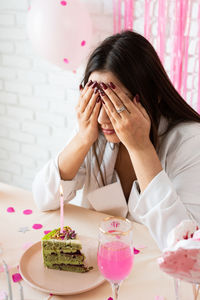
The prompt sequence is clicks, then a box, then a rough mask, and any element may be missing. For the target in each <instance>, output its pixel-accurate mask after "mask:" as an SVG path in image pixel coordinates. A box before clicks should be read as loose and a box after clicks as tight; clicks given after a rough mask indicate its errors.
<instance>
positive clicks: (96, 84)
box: [92, 81, 98, 89]
mask: <svg viewBox="0 0 200 300" xmlns="http://www.w3.org/2000/svg"><path fill="white" fill-rule="evenodd" d="M97 86H98V83H97V82H96V81H94V83H93V85H92V88H93V89H94V88H95V87H97Z"/></svg>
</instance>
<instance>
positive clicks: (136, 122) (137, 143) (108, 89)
mask: <svg viewBox="0 0 200 300" xmlns="http://www.w3.org/2000/svg"><path fill="white" fill-rule="evenodd" d="M80 90H81V95H80V98H79V102H78V105H77V107H76V111H77V118H78V122H79V130H80V132H81V134H82V135H83V136H84V137H85V139H86V140H87V141H88V142H89V143H91V144H92V143H94V142H95V140H96V139H97V138H98V122H97V120H98V115H99V112H100V108H101V105H103V107H104V108H105V111H106V113H107V115H108V117H109V119H110V122H111V123H112V126H113V128H114V130H115V132H116V134H117V136H118V138H119V140H120V141H121V142H122V143H123V144H124V145H125V147H126V148H127V149H128V150H141V149H145V147H146V145H147V144H148V143H149V141H150V138H149V133H150V128H151V121H150V118H149V116H148V114H147V112H146V110H145V109H144V107H143V106H142V105H141V103H140V102H139V101H138V100H139V99H138V98H139V96H138V95H136V96H135V97H134V99H133V101H132V100H131V99H130V98H129V97H128V96H127V94H126V93H125V92H124V91H122V89H121V88H120V87H118V86H115V85H114V84H113V83H112V82H110V83H109V84H105V83H103V82H102V83H100V84H98V83H97V82H92V81H91V80H90V81H89V82H88V83H87V84H86V86H85V87H84V89H83V88H81V89H80Z"/></svg>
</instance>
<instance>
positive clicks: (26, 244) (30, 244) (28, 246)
mask: <svg viewBox="0 0 200 300" xmlns="http://www.w3.org/2000/svg"><path fill="white" fill-rule="evenodd" d="M32 245H33V243H32V242H27V243H25V244H24V245H23V246H22V249H23V250H27V249H28V248H30V247H31V246H32Z"/></svg>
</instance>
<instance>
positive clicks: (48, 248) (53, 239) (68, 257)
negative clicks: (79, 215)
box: [42, 226, 92, 273]
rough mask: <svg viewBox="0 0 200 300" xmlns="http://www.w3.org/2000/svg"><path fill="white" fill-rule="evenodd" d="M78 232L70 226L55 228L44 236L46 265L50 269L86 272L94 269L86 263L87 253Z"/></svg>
mask: <svg viewBox="0 0 200 300" xmlns="http://www.w3.org/2000/svg"><path fill="white" fill-rule="evenodd" d="M81 250H82V245H81V241H80V240H79V239H78V237H77V234H76V233H75V231H74V230H72V229H71V228H70V227H69V226H65V227H64V228H63V232H62V233H61V232H60V228H57V229H54V230H53V231H51V232H49V233H48V234H46V235H45V236H44V237H43V238H42V251H43V261H44V265H45V266H46V267H47V268H49V269H57V270H64V271H71V272H78V273H85V272H88V271H89V270H91V269H92V267H87V266H86V265H85V263H84V261H85V255H84V254H83V253H82V252H81Z"/></svg>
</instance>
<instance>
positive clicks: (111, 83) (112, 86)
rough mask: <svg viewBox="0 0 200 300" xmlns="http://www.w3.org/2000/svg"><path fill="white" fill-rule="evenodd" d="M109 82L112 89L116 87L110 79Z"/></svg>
mask: <svg viewBox="0 0 200 300" xmlns="http://www.w3.org/2000/svg"><path fill="white" fill-rule="evenodd" d="M109 84H110V87H111V89H113V90H114V89H115V88H116V86H115V85H114V83H113V82H112V81H111V82H110V83H109Z"/></svg>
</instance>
